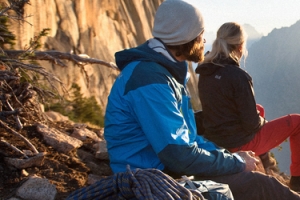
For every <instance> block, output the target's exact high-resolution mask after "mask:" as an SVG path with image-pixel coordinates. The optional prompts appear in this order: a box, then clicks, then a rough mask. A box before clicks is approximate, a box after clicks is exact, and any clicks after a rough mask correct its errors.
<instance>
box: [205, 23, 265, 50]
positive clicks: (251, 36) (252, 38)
mask: <svg viewBox="0 0 300 200" xmlns="http://www.w3.org/2000/svg"><path fill="white" fill-rule="evenodd" d="M243 28H244V29H245V31H246V33H247V35H248V40H247V49H249V48H250V47H251V45H252V44H253V43H255V42H257V41H258V40H260V38H261V37H263V34H262V33H259V32H257V31H256V29H255V28H254V27H253V26H251V25H250V24H244V25H243ZM216 32H217V30H216ZM216 32H213V31H210V32H204V38H205V40H206V43H205V52H206V51H210V50H211V47H212V43H213V41H214V40H215V39H216Z"/></svg>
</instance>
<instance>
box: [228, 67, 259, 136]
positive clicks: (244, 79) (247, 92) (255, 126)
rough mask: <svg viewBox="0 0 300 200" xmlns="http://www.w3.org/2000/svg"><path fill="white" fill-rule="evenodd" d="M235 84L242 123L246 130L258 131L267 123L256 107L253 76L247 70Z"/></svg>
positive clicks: (235, 97) (236, 101)
mask: <svg viewBox="0 0 300 200" xmlns="http://www.w3.org/2000/svg"><path fill="white" fill-rule="evenodd" d="M236 80H237V82H236V81H235V82H234V83H233V85H234V88H235V90H234V100H235V104H236V107H237V110H238V113H239V117H240V121H241V124H242V126H243V128H244V130H245V131H246V132H249V133H253V132H257V131H258V130H259V129H260V128H261V126H262V125H263V124H264V123H265V119H264V118H263V117H261V116H260V115H259V112H258V111H257V109H256V101H255V98H254V89H253V86H252V81H251V77H250V76H249V75H248V74H247V73H246V72H245V74H241V75H240V76H238V77H237V79H236Z"/></svg>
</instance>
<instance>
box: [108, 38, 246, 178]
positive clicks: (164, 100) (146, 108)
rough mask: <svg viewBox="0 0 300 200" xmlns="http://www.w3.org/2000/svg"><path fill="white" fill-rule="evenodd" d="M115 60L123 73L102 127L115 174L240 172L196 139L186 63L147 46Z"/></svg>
mask: <svg viewBox="0 0 300 200" xmlns="http://www.w3.org/2000/svg"><path fill="white" fill-rule="evenodd" d="M115 57H116V64H117V66H118V67H119V69H120V70H121V73H120V75H119V76H118V77H117V79H116V81H115V83H114V85H113V87H112V89H111V93H110V95H109V97H108V104H107V108H106V114H105V128H104V136H105V140H106V141H107V149H108V153H109V158H110V166H111V168H112V170H113V172H114V173H117V172H125V171H126V166H127V165H129V166H130V167H131V168H142V169H145V168H156V169H159V170H164V169H167V170H170V171H173V172H175V173H180V174H186V175H196V174H197V175H205V176H217V175H226V174H232V173H237V172H241V171H243V170H244V168H245V163H243V162H240V161H238V159H237V158H236V157H235V156H233V155H232V154H230V153H228V152H227V151H226V150H224V149H221V148H219V147H217V146H216V145H215V144H214V143H212V142H209V141H207V140H205V139H204V138H203V137H202V136H198V135H197V134H196V126H195V120H194V113H193V110H192V107H191V104H190V100H189V96H188V92H187V90H186V81H187V74H188V71H187V69H188V68H187V63H186V62H173V61H171V60H169V59H167V58H166V57H165V56H164V55H162V54H160V53H157V52H156V51H154V50H152V49H151V48H149V47H148V44H147V42H146V43H144V44H142V45H141V46H138V47H136V48H132V49H128V50H123V51H120V52H117V53H116V54H115Z"/></svg>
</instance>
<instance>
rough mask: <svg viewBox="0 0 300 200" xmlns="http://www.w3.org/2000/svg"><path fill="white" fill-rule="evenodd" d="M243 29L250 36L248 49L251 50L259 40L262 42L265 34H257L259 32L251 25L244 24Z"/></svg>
mask: <svg viewBox="0 0 300 200" xmlns="http://www.w3.org/2000/svg"><path fill="white" fill-rule="evenodd" d="M243 28H244V30H245V31H246V33H247V35H248V40H247V48H248V49H249V48H250V47H251V46H252V44H253V43H255V42H257V41H258V40H260V38H262V36H263V34H262V33H259V32H257V30H256V29H255V28H254V27H253V26H251V25H250V24H244V25H243Z"/></svg>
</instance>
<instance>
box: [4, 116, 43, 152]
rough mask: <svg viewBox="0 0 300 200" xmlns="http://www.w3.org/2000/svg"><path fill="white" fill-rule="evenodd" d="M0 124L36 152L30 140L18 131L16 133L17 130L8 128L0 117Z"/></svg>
mask: <svg viewBox="0 0 300 200" xmlns="http://www.w3.org/2000/svg"><path fill="white" fill-rule="evenodd" d="M0 125H2V126H3V128H5V129H6V130H8V131H9V132H11V133H12V134H14V135H15V136H17V137H19V138H21V139H22V140H23V141H24V142H25V143H26V144H27V145H28V146H29V147H30V148H31V149H32V151H33V152H34V153H36V154H38V153H39V152H38V150H37V149H36V148H35V147H34V146H33V145H32V144H31V142H30V141H29V140H28V139H27V138H25V137H24V136H23V135H21V134H20V133H18V132H17V131H15V130H14V129H12V128H10V127H9V126H8V125H7V124H6V123H5V122H3V121H2V120H1V119H0Z"/></svg>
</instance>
